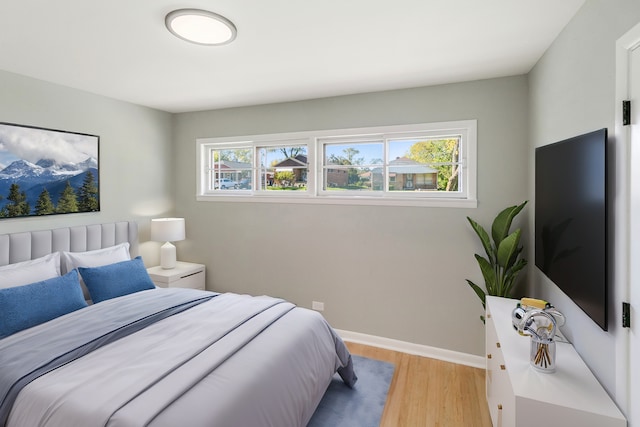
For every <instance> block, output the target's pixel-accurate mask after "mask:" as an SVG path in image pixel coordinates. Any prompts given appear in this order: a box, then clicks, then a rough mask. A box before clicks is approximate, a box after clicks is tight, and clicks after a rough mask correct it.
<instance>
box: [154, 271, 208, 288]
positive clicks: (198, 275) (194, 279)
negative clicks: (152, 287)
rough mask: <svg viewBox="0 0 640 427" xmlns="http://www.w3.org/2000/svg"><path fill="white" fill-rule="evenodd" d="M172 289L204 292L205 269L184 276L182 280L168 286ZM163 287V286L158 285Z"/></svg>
mask: <svg viewBox="0 0 640 427" xmlns="http://www.w3.org/2000/svg"><path fill="white" fill-rule="evenodd" d="M168 285H169V287H170V288H175V287H180V288H192V289H202V290H204V269H202V270H200V271H197V272H195V273H191V274H187V275H184V276H182V277H181V278H180V280H176V281H174V282H172V283H169V284H168ZM158 286H161V285H158Z"/></svg>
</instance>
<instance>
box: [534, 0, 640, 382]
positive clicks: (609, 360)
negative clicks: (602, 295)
mask: <svg viewBox="0 0 640 427" xmlns="http://www.w3.org/2000/svg"><path fill="white" fill-rule="evenodd" d="M639 21H640V2H638V1H637V0H618V1H609V0H589V1H587V2H586V3H585V5H584V6H583V8H582V9H581V10H580V11H579V12H578V14H577V15H576V16H575V18H574V19H573V20H572V21H571V22H570V23H569V25H568V26H567V27H566V28H565V30H564V31H563V32H562V33H561V34H560V36H559V37H558V38H557V39H556V41H555V42H554V43H553V45H552V46H551V47H550V48H549V49H548V51H547V52H546V53H545V55H544V56H543V57H542V59H541V60H540V61H539V62H538V64H537V65H536V66H535V68H534V69H533V70H532V71H531V73H530V75H529V94H530V114H531V115H530V117H531V118H530V128H531V134H530V135H531V136H530V144H531V147H530V148H529V152H530V159H531V162H532V161H533V153H534V148H535V147H538V146H542V145H546V144H550V143H552V142H555V141H558V140H561V139H564V138H567V137H571V136H574V135H578V134H581V133H585V132H588V131H592V130H596V129H599V128H603V127H606V128H608V129H609V135H610V144H611V145H612V146H613V144H615V135H613V134H614V130H615V107H616V105H615V87H616V82H615V43H616V40H617V39H618V38H620V36H622V35H623V34H624V33H626V32H627V31H628V30H629V29H631V28H632V27H633V26H634V25H635V24H636V23H638V22H639ZM612 148H613V147H612ZM610 152H611V150H610ZM532 164H533V163H530V168H529V170H530V171H531V173H530V177H529V182H530V191H531V193H530V194H533V182H534V181H533V180H534V175H533V170H532V168H531V165H532ZM612 170H613V169H612ZM611 189H612V190H613V191H612V192H611V194H612V199H613V201H614V202H615V197H616V192H615V184H614V186H613V187H612V188H611ZM531 198H533V195H532V196H531ZM531 208H532V209H533V206H531ZM610 218H611V219H613V218H614V215H613V212H612V214H611V215H610ZM619 226H620V225H616V227H619ZM613 245H614V242H612V246H611V247H613ZM619 256H623V254H621V255H619ZM610 265H611V266H613V265H614V264H613V259H612V262H611V264H610ZM530 277H531V278H532V281H531V282H532V284H533V286H534V288H535V291H534V292H535V294H536V295H539V296H541V297H543V298H546V299H548V300H549V301H551V302H552V303H553V304H554V305H556V306H557V307H558V308H560V310H561V311H562V312H564V313H565V315H566V317H567V319H568V320H567V326H566V327H565V331H566V332H567V334H568V335H569V336H570V338H571V339H572V341H573V343H574V345H575V347H576V349H577V350H578V352H579V353H580V354H581V355H582V357H583V358H584V359H585V361H586V362H587V364H588V365H589V367H590V368H591V369H592V370H593V371H594V373H595V374H596V376H597V377H598V379H599V380H600V381H601V382H602V383H603V384H604V386H605V388H607V390H608V391H609V393H610V394H613V395H615V394H616V389H618V390H619V389H620V388H621V387H622V388H624V384H616V370H617V369H618V370H619V369H621V367H617V366H616V359H617V357H616V340H618V339H620V337H621V333H622V331H620V326H619V324H620V321H619V319H620V311H619V307H618V306H617V305H615V306H614V305H613V304H612V303H611V304H610V305H609V307H610V309H611V315H610V316H609V319H610V322H609V323H610V325H611V326H610V331H609V333H606V332H603V331H602V330H601V329H600V328H599V327H598V326H596V325H595V323H593V322H592V321H591V320H590V319H589V318H588V317H587V316H586V315H585V314H584V313H583V312H582V311H581V310H580V309H579V308H578V307H577V306H576V305H575V304H573V302H571V301H570V300H569V299H568V298H567V297H566V295H564V294H563V293H562V292H561V291H560V290H559V289H558V288H557V287H556V286H555V285H554V284H553V283H552V282H550V281H549V280H548V279H546V278H545V277H544V276H543V275H542V274H541V273H540V272H539V271H538V270H537V269H535V268H532V269H531V274H530ZM609 283H610V284H611V285H612V287H613V289H612V293H613V292H619V291H620V290H621V289H623V288H624V287H625V286H626V284H624V283H619V281H618V280H616V278H615V277H614V275H613V274H612V280H611V281H610V282H609ZM611 300H612V299H611ZM558 363H560V361H559V362H558ZM618 375H619V372H618Z"/></svg>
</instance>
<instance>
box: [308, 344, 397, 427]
mask: <svg viewBox="0 0 640 427" xmlns="http://www.w3.org/2000/svg"><path fill="white" fill-rule="evenodd" d="M352 357H353V367H354V370H355V372H356V375H357V376H358V382H357V383H356V385H355V387H354V388H353V389H351V388H349V387H347V386H346V385H345V384H344V383H343V382H342V379H340V377H339V376H338V374H336V375H335V376H334V377H333V380H332V381H331V384H329V388H328V389H327V392H326V393H325V394H324V397H323V398H322V400H321V401H320V404H319V405H318V409H316V412H315V413H314V414H313V417H311V421H309V424H308V425H307V427H378V426H379V425H380V417H381V416H382V411H383V410H384V404H385V402H386V401H387V392H388V391H389V385H390V384H391V379H392V378H393V371H394V369H395V366H394V365H393V364H391V363H387V362H381V361H379V360H373V359H368V358H366V357H361V356H352Z"/></svg>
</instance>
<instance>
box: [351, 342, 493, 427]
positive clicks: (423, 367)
mask: <svg viewBox="0 0 640 427" xmlns="http://www.w3.org/2000/svg"><path fill="white" fill-rule="evenodd" d="M347 347H349V350H350V351H351V353H352V354H356V355H359V356H364V357H368V358H371V359H377V360H383V361H385V362H390V363H393V364H394V365H395V366H396V369H395V372H394V374H393V380H392V381H391V386H390V387H389V394H388V396H387V403H386V405H385V408H384V412H383V414H382V420H381V421H380V427H436V426H437V427H491V418H490V416H489V409H488V408H487V403H486V400H485V383H484V370H483V369H478V368H471V367H468V366H464V365H457V364H455V363H449V362H443V361H440V360H436V359H429V358H427V357H421V356H414V355H411V354H406V353H400V352H397V351H392V350H386V349H381V348H377V347H370V346H366V345H362V344H356V343H351V342H347ZM356 373H357V372H356Z"/></svg>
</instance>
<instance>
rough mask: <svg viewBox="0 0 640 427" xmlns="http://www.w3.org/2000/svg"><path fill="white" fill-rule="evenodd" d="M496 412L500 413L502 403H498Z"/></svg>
mask: <svg viewBox="0 0 640 427" xmlns="http://www.w3.org/2000/svg"><path fill="white" fill-rule="evenodd" d="M498 411H502V403H498Z"/></svg>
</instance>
